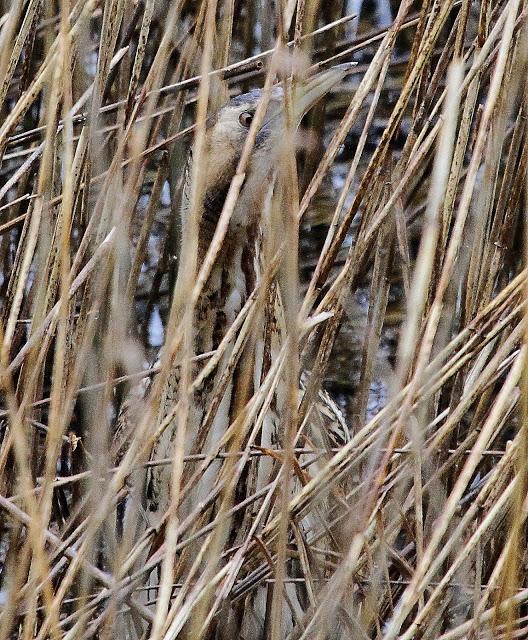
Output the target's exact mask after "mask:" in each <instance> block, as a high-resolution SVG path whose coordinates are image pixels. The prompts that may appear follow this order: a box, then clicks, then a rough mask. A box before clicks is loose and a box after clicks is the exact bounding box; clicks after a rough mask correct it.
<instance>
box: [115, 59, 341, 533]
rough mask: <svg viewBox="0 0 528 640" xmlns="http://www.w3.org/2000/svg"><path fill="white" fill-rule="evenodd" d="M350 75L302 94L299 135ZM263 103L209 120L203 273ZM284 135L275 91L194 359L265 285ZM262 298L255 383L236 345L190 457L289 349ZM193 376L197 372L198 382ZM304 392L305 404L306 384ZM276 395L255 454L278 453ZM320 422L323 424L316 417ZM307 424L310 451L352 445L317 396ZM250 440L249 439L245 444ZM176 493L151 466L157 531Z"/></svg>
mask: <svg viewBox="0 0 528 640" xmlns="http://www.w3.org/2000/svg"><path fill="white" fill-rule="evenodd" d="M351 66H352V65H339V66H338V67H334V68H333V69H330V70H327V71H323V72H320V73H318V74H316V75H315V76H312V77H311V78H309V79H308V80H306V81H303V82H300V83H299V84H298V85H297V86H296V90H295V94H294V100H293V104H292V109H293V114H292V115H293V121H294V123H295V126H298V124H299V123H300V120H301V118H302V116H303V115H304V114H305V113H306V112H307V111H308V109H310V107H311V106H312V105H313V104H315V102H316V101H317V100H318V99H320V98H321V97H322V96H323V95H325V94H326V93H327V92H328V91H329V90H330V89H331V88H332V87H333V86H335V85H336V84H337V83H338V82H339V81H340V80H341V79H342V78H343V77H345V75H346V74H347V73H349V71H350V68H351ZM261 98H262V91H261V90H253V91H250V92H249V93H246V94H243V95H239V96H236V97H234V98H232V99H231V100H230V101H229V102H228V103H227V104H226V105H225V106H223V107H222V108H220V109H219V111H218V112H217V113H216V114H215V115H214V116H213V117H211V118H209V120H208V123H207V130H206V145H205V156H206V158H207V162H206V164H205V165H204V169H203V170H204V171H205V176H202V177H203V179H204V183H205V188H204V191H203V193H204V196H203V202H202V203H201V222H200V228H199V241H198V247H197V252H198V266H200V264H201V262H202V261H203V258H204V256H205V253H206V252H207V249H208V247H209V245H210V243H211V240H212V237H213V234H214V232H215V228H216V225H217V222H218V219H219V216H220V213H221V211H222V208H223V206H224V202H225V198H226V195H227V192H228V190H229V186H230V184H231V180H232V178H233V176H234V174H235V170H236V167H237V164H238V161H239V159H240V156H241V153H242V149H243V147H244V143H245V141H246V137H247V133H248V130H249V127H250V126H251V122H252V120H253V117H254V114H255V112H256V109H257V106H258V104H259V101H260V100H261ZM284 127H285V118H284V93H283V89H282V87H281V85H276V86H275V87H273V89H272V91H271V98H270V100H269V104H268V107H267V111H266V114H265V116H264V118H263V121H262V124H261V126H260V128H259V130H258V132H257V135H256V140H255V144H254V148H253V150H252V153H251V157H250V160H249V164H248V167H247V170H246V177H245V181H244V184H243V186H242V189H241V191H240V194H239V198H238V201H237V203H236V205H235V208H234V211H233V215H232V217H231V220H230V223H229V228H228V231H227V234H226V236H225V239H224V241H223V244H222V247H221V249H220V252H219V255H218V256H217V258H216V261H215V264H214V267H213V269H212V272H211V274H210V277H209V279H208V281H207V283H206V285H205V287H204V290H203V291H202V294H201V296H200V299H199V301H198V303H197V305H196V309H195V344H194V352H195V353H196V354H200V353H207V352H211V351H214V350H215V349H216V348H217V347H218V345H219V343H220V341H221V340H222V338H223V337H224V336H225V334H226V332H227V330H228V329H229V327H231V326H232V324H233V322H234V320H235V318H236V317H237V315H238V313H239V312H240V310H241V308H242V306H243V305H244V303H245V302H246V301H247V300H248V297H249V296H250V295H251V293H252V291H253V290H254V289H256V288H257V287H258V284H259V282H260V281H261V277H262V247H263V243H264V242H265V241H266V234H268V233H270V229H269V211H267V209H269V206H270V202H271V197H272V194H273V188H274V185H275V181H276V166H277V162H278V151H277V149H278V148H279V146H280V141H281V137H282V136H283V135H284V131H285V129H284ZM192 162H193V157H192V151H191V152H190V153H189V160H188V163H187V167H186V172H185V185H184V189H183V196H182V204H181V225H182V229H183V232H182V238H183V242H185V223H186V218H187V216H188V214H189V208H190V206H191V204H190V193H191V184H190V181H191V173H192V171H191V164H192ZM266 298H267V299H266V300H265V304H264V307H265V311H264V313H263V318H264V321H263V322H262V323H261V324H260V327H259V329H258V336H257V337H256V338H255V340H254V345H255V349H254V353H251V354H249V355H247V356H246V357H249V358H250V359H251V367H250V369H249V370H250V371H251V378H252V379H251V380H250V381H249V382H248V380H247V379H246V380H241V376H242V375H243V374H242V369H243V367H242V365H241V362H240V358H238V359H237V360H236V366H235V367H234V368H233V366H232V363H230V356H231V355H232V353H233V349H234V346H233V343H231V344H230V346H229V347H228V348H227V349H226V352H225V354H224V356H223V357H222V358H221V360H220V362H219V363H218V364H217V367H216V370H215V371H214V372H213V373H212V374H211V375H209V376H208V377H207V378H206V379H205V380H204V381H203V382H202V384H201V386H200V388H199V389H197V390H196V393H195V395H194V398H193V403H192V409H191V415H190V417H189V420H188V424H187V434H188V436H187V442H186V450H185V453H186V455H188V454H192V453H203V452H208V451H211V450H212V449H213V448H214V447H215V446H217V445H218V443H219V442H220V441H221V439H222V437H223V436H224V434H225V432H226V430H227V428H228V427H229V425H230V424H232V422H233V420H234V419H235V417H236V415H237V413H238V412H239V411H240V410H241V407H242V406H243V405H244V404H245V402H247V400H248V399H249V397H251V395H252V394H253V392H254V390H255V389H256V388H258V387H259V385H260V384H261V382H262V380H263V378H264V375H265V374H266V373H267V371H268V370H269V367H270V364H271V363H272V362H273V361H274V359H275V358H276V357H277V356H278V354H279V352H280V349H281V346H282V344H283V342H284V331H285V330H284V324H285V323H284V311H283V307H282V303H281V291H280V285H279V284H278V283H277V282H276V281H275V280H274V281H272V282H270V283H269V287H268V289H267V291H266ZM229 367H231V368H229ZM245 371H246V375H247V371H248V369H247V368H246V369H245ZM197 372H198V367H197V368H196V371H195V372H193V373H195V374H196V373H197ZM178 376H179V374H178V368H177V367H175V368H174V369H173V370H172V371H171V373H170V375H169V377H168V380H167V383H166V384H165V386H164V389H163V392H162V396H161V402H160V405H159V410H158V417H157V423H156V425H154V427H155V428H157V427H159V425H160V424H162V422H163V421H164V420H165V418H166V417H167V416H168V415H169V414H170V412H171V411H172V410H173V409H174V406H175V404H176V402H177V400H178ZM300 385H301V393H300V395H301V397H302V393H303V385H302V384H301V381H300ZM242 388H243V389H244V391H243V392H242V391H241V389H242ZM143 394H144V390H143V388H139V387H137V388H136V389H135V390H133V391H132V393H131V395H130V397H129V398H128V400H127V401H126V402H125V403H124V407H123V410H122V412H121V415H120V417H119V420H118V428H117V431H116V437H115V442H116V448H115V461H116V463H117V462H118V461H119V458H120V456H121V455H122V452H123V450H124V449H125V448H126V443H127V440H128V438H129V437H130V434H131V432H132V431H133V421H134V420H133V417H134V412H135V408H134V407H135V404H136V403H137V401H138V399H140V398H141V397H142V395H143ZM242 395H243V397H242ZM279 395H280V394H276V397H274V398H273V401H272V402H271V405H270V410H269V415H268V416H267V417H266V419H265V420H264V422H263V424H262V427H261V431H260V432H259V434H258V435H257V436H253V438H254V442H253V444H255V445H258V446H260V447H265V448H266V447H275V448H277V447H278V446H281V435H280V433H278V432H277V427H278V424H279V422H280V420H279V417H280V414H281V410H282V405H283V403H284V399H283V398H280V397H278V396H279ZM315 413H317V414H318V415H317V416H315ZM176 422H177V420H176V418H175V419H173V420H171V421H170V422H169V424H168V425H167V426H166V428H165V429H164V431H163V433H162V434H161V436H160V437H159V439H158V440H157V442H156V443H155V445H154V447H153V450H152V454H151V459H152V460H154V461H155V460H159V459H164V458H171V457H172V456H173V454H174V444H173V443H174V439H175V437H176V433H177V425H176ZM311 422H313V423H314V424H315V425H316V426H315V427H314V428H315V429H316V431H318V432H319V435H315V436H314V434H309V435H310V436H311V437H312V441H315V442H318V443H324V444H325V445H326V446H329V445H330V446H332V445H334V446H335V444H342V442H346V441H347V440H348V438H349V434H348V430H347V427H346V423H345V421H344V420H343V418H342V416H341V414H340V411H339V409H338V408H337V406H336V405H335V404H334V403H333V402H332V401H331V399H330V398H329V396H328V395H327V394H325V393H324V392H320V393H319V398H318V401H317V402H316V403H315V404H314V408H313V409H312V411H311ZM321 431H323V432H324V433H321ZM247 438H249V434H246V439H247ZM246 441H247V440H246ZM246 441H245V442H244V445H245V444H246ZM270 468H271V467H270V466H269V464H268V465H267V466H266V464H264V462H263V461H261V462H260V468H259V469H258V470H257V471H256V472H254V473H253V476H252V477H253V481H252V482H253V486H252V487H248V488H247V490H246V492H245V493H246V495H247V494H248V492H249V491H254V490H256V489H258V487H259V486H262V485H263V484H265V483H266V482H268V481H269V479H268V475H269V470H270ZM217 472H218V468H216V467H215V466H214V465H211V466H210V467H209V469H208V470H207V472H206V473H204V474H203V476H201V477H199V478H197V479H195V484H196V485H197V486H193V489H192V495H193V499H194V501H195V502H196V501H197V500H200V499H203V497H204V496H205V495H207V494H208V492H210V490H211V487H212V485H213V484H214V478H215V477H216V475H217ZM190 474H191V470H188V469H186V472H185V478H184V484H185V481H186V480H188V479H189V477H190ZM250 475H251V474H250ZM170 484H171V466H170V465H161V466H154V467H153V468H152V469H151V470H150V473H149V478H148V483H147V487H148V491H147V507H148V510H149V511H150V513H151V515H152V516H153V522H157V521H159V519H160V518H161V517H162V516H163V514H164V513H165V511H166V509H167V507H168V505H169V504H170V499H171V498H170V491H169V487H170ZM250 484H251V482H250Z"/></svg>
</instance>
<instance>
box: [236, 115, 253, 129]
mask: <svg viewBox="0 0 528 640" xmlns="http://www.w3.org/2000/svg"><path fill="white" fill-rule="evenodd" d="M253 115H254V114H253V113H251V112H250V111H243V112H242V113H241V114H240V115H239V116H238V121H239V122H240V124H241V125H242V126H243V127H246V128H248V129H249V127H250V126H251V121H252V120H253Z"/></svg>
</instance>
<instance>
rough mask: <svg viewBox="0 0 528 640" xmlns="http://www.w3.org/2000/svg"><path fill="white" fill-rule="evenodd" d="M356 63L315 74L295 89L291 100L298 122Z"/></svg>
mask: <svg viewBox="0 0 528 640" xmlns="http://www.w3.org/2000/svg"><path fill="white" fill-rule="evenodd" d="M356 64H357V63H356V62H347V63H345V64H338V65H336V66H335V67H332V68H331V69H327V70H326V71H321V72H319V73H316V74H315V75H314V76H312V77H311V78H308V79H307V80H304V81H303V82H301V83H299V84H298V85H297V86H296V87H295V95H294V100H293V109H294V114H295V116H296V117H297V121H300V120H301V118H302V117H303V116H304V114H305V113H306V112H307V111H308V110H309V109H311V108H312V107H313V105H314V104H315V103H316V102H317V101H318V100H319V99H320V98H322V97H323V96H324V95H326V94H327V93H328V92H329V91H330V90H331V89H332V88H333V87H335V85H336V84H338V83H339V82H340V81H341V80H342V79H343V78H344V77H345V76H347V75H348V74H349V73H350V72H351V71H352V70H353V69H354V67H355V66H356Z"/></svg>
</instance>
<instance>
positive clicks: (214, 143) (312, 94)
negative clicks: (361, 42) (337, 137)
mask: <svg viewBox="0 0 528 640" xmlns="http://www.w3.org/2000/svg"><path fill="white" fill-rule="evenodd" d="M353 67H354V63H346V64H340V65H337V66H335V67H333V68H331V69H327V70H325V71H321V72H319V73H317V74H315V75H313V76H311V77H309V78H308V79H305V80H302V81H299V82H297V83H296V85H295V89H294V93H293V101H292V111H293V113H292V114H291V116H292V120H293V123H294V126H298V125H299V123H300V121H301V119H302V117H303V116H304V115H305V114H306V112H307V111H309V109H310V108H311V107H312V106H313V105H314V104H315V103H316V102H317V101H318V100H320V99H321V98H322V97H323V96H324V95H325V94H327V93H328V92H329V91H330V90H331V89H332V88H333V87H334V86H335V85H336V84H337V83H338V82H339V81H340V80H342V79H343V78H344V77H345V76H346V75H347V74H349V73H350V71H351V70H352V69H353ZM262 94H263V91H262V90H261V89H254V90H253V91H250V92H248V93H244V94H242V95H238V96H235V97H234V98H231V100H229V102H227V104H225V105H224V106H223V107H221V108H220V109H219V110H218V112H217V113H216V114H215V116H213V117H212V118H211V119H210V121H209V126H208V130H207V150H208V162H209V172H210V173H211V175H210V178H209V179H208V180H207V183H209V184H214V183H217V182H218V181H222V180H221V178H222V177H225V178H227V177H228V176H230V177H232V175H233V173H234V171H235V169H236V165H237V163H238V160H239V159H240V156H241V153H242V149H243V147H244V143H245V141H246V137H247V135H248V131H249V128H250V127H251V123H252V121H253V118H254V116H255V112H256V110H257V107H258V104H259V102H260V100H261V99H262ZM284 127H285V118H284V90H283V87H282V86H281V85H280V84H277V85H275V86H274V87H273V88H272V91H271V97H270V100H269V103H268V106H267V110H266V114H265V115H264V118H263V119H262V123H261V125H260V128H259V131H258V132H257V136H256V140H255V147H254V154H257V155H259V156H260V157H259V163H260V164H261V165H262V163H264V164H269V165H271V164H272V163H273V160H274V159H275V158H273V153H272V150H273V149H275V148H277V143H278V142H279V140H280V138H281V136H282V135H283V133H284ZM259 152H260V153H259ZM262 156H264V157H262ZM265 156H267V157H268V158H269V160H268V162H265ZM263 169H264V167H263Z"/></svg>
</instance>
